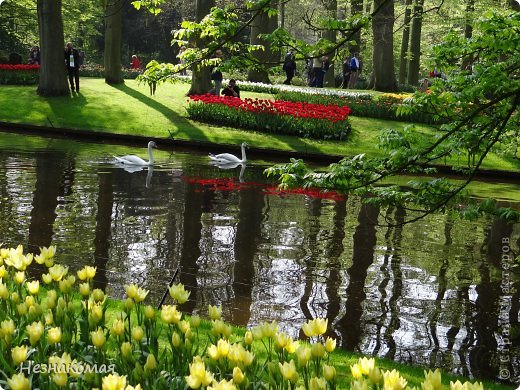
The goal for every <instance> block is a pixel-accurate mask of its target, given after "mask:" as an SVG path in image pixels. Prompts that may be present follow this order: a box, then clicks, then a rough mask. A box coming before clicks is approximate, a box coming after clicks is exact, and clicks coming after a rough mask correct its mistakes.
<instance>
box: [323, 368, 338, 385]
mask: <svg viewBox="0 0 520 390" xmlns="http://www.w3.org/2000/svg"><path fill="white" fill-rule="evenodd" d="M323 377H324V378H325V380H326V381H327V382H332V381H333V380H334V378H335V377H336V368H335V367H334V366H329V365H327V364H324V365H323Z"/></svg>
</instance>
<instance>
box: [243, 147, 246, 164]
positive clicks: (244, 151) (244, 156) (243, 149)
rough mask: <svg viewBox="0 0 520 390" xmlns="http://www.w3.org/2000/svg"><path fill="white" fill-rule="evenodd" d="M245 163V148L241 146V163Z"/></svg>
mask: <svg viewBox="0 0 520 390" xmlns="http://www.w3.org/2000/svg"><path fill="white" fill-rule="evenodd" d="M245 161H246V147H245V146H244V145H242V162H245Z"/></svg>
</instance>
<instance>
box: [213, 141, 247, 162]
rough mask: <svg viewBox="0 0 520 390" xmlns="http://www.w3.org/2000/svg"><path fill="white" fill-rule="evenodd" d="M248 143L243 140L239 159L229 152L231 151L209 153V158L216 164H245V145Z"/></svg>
mask: <svg viewBox="0 0 520 390" xmlns="http://www.w3.org/2000/svg"><path fill="white" fill-rule="evenodd" d="M247 146H248V145H247V144H246V143H245V142H243V143H242V159H239V158H238V157H237V156H235V155H233V154H231V153H220V154H217V155H214V154H211V153H210V154H209V155H208V156H209V158H210V159H211V160H212V161H214V162H215V163H217V164H230V163H238V164H245V162H246V161H247V159H246V147H247Z"/></svg>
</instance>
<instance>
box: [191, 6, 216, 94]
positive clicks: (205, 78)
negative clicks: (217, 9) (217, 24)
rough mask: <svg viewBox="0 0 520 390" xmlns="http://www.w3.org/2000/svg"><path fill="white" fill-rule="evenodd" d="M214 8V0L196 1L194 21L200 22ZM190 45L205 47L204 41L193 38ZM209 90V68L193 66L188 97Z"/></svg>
mask: <svg viewBox="0 0 520 390" xmlns="http://www.w3.org/2000/svg"><path fill="white" fill-rule="evenodd" d="M214 6H215V0H197V1H196V19H197V22H200V21H201V20H202V19H203V18H204V16H206V15H207V14H209V12H210V11H211V8H212V7H214ZM191 44H192V45H193V46H194V47H204V46H206V43H205V40H202V39H200V38H195V37H194V38H193V39H192V40H191ZM210 89H211V68H210V67H208V66H202V65H200V64H194V65H193V68H192V74H191V87H190V90H189V91H188V95H202V94H205V93H207V92H208V91H209V90H210Z"/></svg>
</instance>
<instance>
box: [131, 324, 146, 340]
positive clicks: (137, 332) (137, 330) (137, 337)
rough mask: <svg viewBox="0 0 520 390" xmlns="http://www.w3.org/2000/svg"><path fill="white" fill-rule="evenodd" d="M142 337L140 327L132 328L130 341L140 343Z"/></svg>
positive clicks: (142, 333) (142, 331) (142, 332)
mask: <svg viewBox="0 0 520 390" xmlns="http://www.w3.org/2000/svg"><path fill="white" fill-rule="evenodd" d="M143 337H144V330H143V328H141V327H140V326H134V327H133V328H132V339H133V340H135V341H137V342H140V341H141V340H142V339H143Z"/></svg>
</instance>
